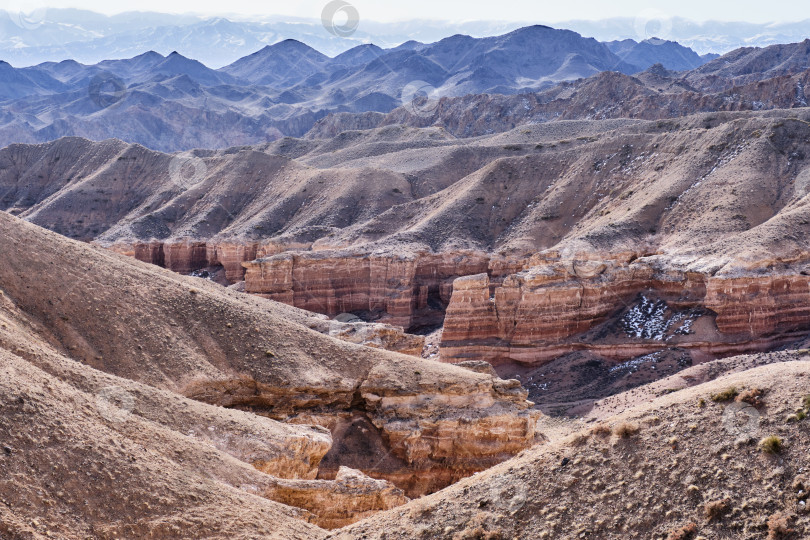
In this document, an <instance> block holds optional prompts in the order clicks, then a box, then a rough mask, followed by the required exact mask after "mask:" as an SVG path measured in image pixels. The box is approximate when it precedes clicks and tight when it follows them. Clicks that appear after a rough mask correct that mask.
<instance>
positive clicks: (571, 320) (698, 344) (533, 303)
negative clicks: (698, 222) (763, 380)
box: [441, 254, 810, 365]
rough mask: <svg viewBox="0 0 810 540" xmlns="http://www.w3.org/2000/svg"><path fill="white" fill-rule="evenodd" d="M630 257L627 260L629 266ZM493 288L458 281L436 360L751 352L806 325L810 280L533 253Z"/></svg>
mask: <svg viewBox="0 0 810 540" xmlns="http://www.w3.org/2000/svg"><path fill="white" fill-rule="evenodd" d="M631 260H632V262H630V261H631ZM531 264H532V267H531V268H530V269H528V270H525V271H522V272H519V273H516V274H512V275H510V276H508V277H506V278H504V279H503V280H502V283H501V284H498V285H494V286H493V284H492V283H491V281H490V279H489V276H488V275H487V274H477V275H473V276H466V277H462V278H459V279H457V280H456V281H455V282H454V284H453V295H452V298H451V301H450V304H449V306H448V309H447V314H446V317H445V325H444V330H443V333H442V342H441V359H442V360H443V361H447V362H457V361H460V360H486V361H488V362H490V363H492V364H494V365H499V364H504V363H513V362H515V363H520V364H527V365H540V364H543V363H544V362H547V361H549V360H550V359H552V358H554V357H557V356H559V355H561V354H565V353H568V352H571V351H579V350H590V351H593V352H596V353H597V354H599V355H601V356H604V357H607V358H612V359H627V358H632V357H635V356H639V355H643V354H647V353H651V352H655V351H658V350H662V349H665V348H669V347H680V348H684V349H693V350H699V351H702V352H704V353H708V354H709V355H711V356H714V357H717V356H723V355H728V354H732V353H741V352H752V351H759V350H763V349H767V348H769V347H774V346H776V345H779V344H781V343H785V342H788V341H792V340H795V339H797V338H798V337H799V336H800V335H801V331H806V329H808V328H810V307H808V306H810V277H808V276H805V275H802V274H800V273H799V272H798V271H796V270H790V271H783V272H781V273H771V274H764V273H762V272H755V271H749V272H747V273H746V274H745V275H742V276H734V277H731V276H729V275H724V274H722V273H719V274H714V273H710V272H701V271H693V270H686V269H679V268H678V267H677V266H674V265H670V264H669V263H667V262H665V261H664V260H662V259H661V258H656V257H651V258H640V259H635V257H628V256H625V257H624V258H619V259H611V260H605V261H599V260H585V259H583V260H570V259H568V260H566V259H560V258H557V257H556V256H555V255H553V254H552V255H551V256H546V255H542V256H537V257H535V258H534V259H533V260H532V262H531Z"/></svg>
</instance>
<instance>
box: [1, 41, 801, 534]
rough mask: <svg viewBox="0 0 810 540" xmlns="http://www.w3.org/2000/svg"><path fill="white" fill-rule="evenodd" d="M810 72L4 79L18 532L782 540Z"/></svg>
mask: <svg viewBox="0 0 810 540" xmlns="http://www.w3.org/2000/svg"><path fill="white" fill-rule="evenodd" d="M659 57H660V58H664V59H666V60H667V61H675V60H677V61H678V62H680V63H679V64H678V67H679V68H682V69H683V71H677V72H676V71H670V70H669V69H667V67H665V66H664V65H660V64H654V65H648V64H650V59H653V60H654V59H655V58H659ZM382 58H384V59H386V61H390V62H391V63H393V64H395V65H396V66H398V67H399V68H400V69H391V68H390V67H389V66H387V65H382V64H384V63H385V62H383V61H382V60H381V59H382ZM527 59H530V60H527ZM808 59H810V41H804V42H801V43H794V44H786V45H773V46H770V47H767V48H764V49H753V48H745V49H738V50H735V51H732V52H730V53H728V54H726V55H724V56H722V57H720V58H716V59H712V58H711V57H705V58H703V57H699V56H697V55H696V54H695V53H693V52H691V51H689V50H688V49H685V48H683V47H681V46H679V45H678V44H675V43H672V42H666V41H663V40H658V41H651V40H648V41H644V42H642V43H637V42H635V41H632V40H630V41H624V42H613V43H608V44H605V43H600V42H598V41H596V40H593V39H587V38H583V37H582V36H580V35H578V34H576V33H574V32H569V31H562V30H554V29H551V28H548V27H542V26H534V27H528V28H523V29H520V30H515V31H514V32H511V33H509V34H506V35H504V36H496V37H490V38H480V39H477V38H470V37H467V36H452V37H449V38H446V39H444V40H442V41H440V42H438V43H435V44H419V43H415V42H411V43H408V44H405V45H403V46H402V47H398V48H395V49H392V50H382V49H379V48H375V47H374V46H372V45H365V46H360V47H358V48H355V49H352V50H350V51H348V52H346V53H344V54H341V55H339V56H338V57H335V58H328V57H326V56H324V55H322V54H320V53H318V52H317V51H315V50H314V49H310V48H308V47H306V46H305V45H303V44H301V43H298V42H295V41H291V40H288V41H283V42H280V43H278V44H276V45H272V46H269V47H266V48H265V49H262V50H260V51H258V52H256V53H255V54H253V55H250V56H248V57H245V58H242V59H240V60H239V61H237V62H235V63H234V64H232V65H229V66H226V67H225V68H222V69H219V70H211V69H209V68H207V67H205V66H203V65H202V64H199V63H197V62H195V61H193V60H191V59H188V58H185V57H183V56H182V55H180V54H179V53H172V54H170V55H169V56H167V57H164V56H162V55H160V54H157V53H153V52H149V53H145V54H143V55H140V56H139V57H136V58H133V59H129V60H114V61H106V62H102V63H101V64H99V65H96V66H84V65H81V64H78V63H76V62H70V61H66V62H64V63H59V64H55V63H48V64H44V65H42V66H36V67H35V68H21V69H17V68H11V67H10V66H6V65H3V64H0V72H3V73H7V74H10V76H12V75H13V76H14V77H15V78H14V81H16V82H15V85H12V86H13V87H12V86H9V85H6V86H3V84H2V83H0V120H2V121H3V122H5V124H3V125H2V126H0V140H2V138H3V137H8V138H10V139H13V140H15V141H16V142H15V143H14V144H10V145H8V146H5V147H4V148H1V149H0V259H2V264H0V371H1V372H2V376H0V409H2V414H0V503H1V504H0V536H2V537H3V538H5V537H7V536H8V537H9V538H14V539H15V540H16V539H17V538H36V539H39V538H47V537H54V536H56V537H64V538H70V539H71V540H72V539H73V538H76V539H79V538H119V537H126V538H136V537H153V538H200V537H206V538H208V537H210V538H244V539H248V538H265V537H266V538H284V539H287V538H293V539H297V538H300V539H316V540H317V539H321V538H381V539H382V538H392V537H393V538H440V537H441V538H454V539H455V540H462V539H470V538H512V537H515V538H523V537H540V538H588V537H594V538H629V537H647V536H650V535H652V536H650V537H655V538H661V539H667V540H676V539H681V540H684V539H689V538H711V539H712V540H715V539H723V540H725V539H726V538H737V537H745V538H749V537H750V538H754V537H760V536H763V535H764V534H765V533H767V535H768V537H769V538H773V539H787V538H790V537H791V535H792V534H793V533H794V532H797V531H799V530H801V529H803V528H806V526H807V525H808V515H810V514H808V511H807V502H808V497H807V493H808V486H810V481H808V478H807V475H806V474H805V472H804V468H803V465H802V464H803V461H802V460H803V459H804V458H805V457H806V456H805V455H804V454H805V452H804V449H805V448H806V446H807V430H806V429H805V428H806V422H807V420H806V418H807V416H808V415H809V414H810V396H808V395H807V387H808V385H807V377H808V376H810V371H808V367H807V366H808V363H807V360H808V359H809V358H810V357H809V356H808V354H810V163H808V156H809V155H810V109H809V108H808V107H807V103H806V96H805V94H804V88H805V86H806V85H807V83H808V82H810V79H808V77H810V71H808V69H807V62H808ZM633 62H635V63H633ZM453 64H455V65H453ZM642 64H643V65H642ZM447 66H451V67H447ZM482 66H483V67H482ZM487 66H491V68H488V67H487ZM496 67H497V69H495V68H496ZM102 68H103V69H105V70H110V71H111V72H115V73H117V74H118V75H117V77H119V78H121V79H122V82H121V84H122V85H123V86H122V87H121V88H120V90H121V95H120V96H117V97H118V98H120V99H116V102H115V103H107V102H106V101H104V99H102V97H101V96H98V95H96V96H94V95H92V93H91V95H90V96H86V95H85V92H83V91H82V92H81V94H82V95H81V96H78V94H77V92H79V90H77V89H80V88H81V87H82V85H84V84H86V83H88V79H92V80H95V77H97V76H99V70H100V69H102ZM611 70H616V71H611ZM417 76H418V77H422V76H424V77H425V78H427V79H428V80H430V81H433V82H434V83H435V84H436V85H439V86H441V87H442V89H443V92H444V95H442V96H441V97H440V98H436V96H435V95H434V94H433V93H431V92H426V95H424V96H421V97H417V98H416V99H414V100H411V101H410V102H407V101H408V100H405V102H403V100H402V99H401V97H402V96H401V94H402V92H404V90H403V88H402V85H403V84H404V83H406V82H407V81H408V80H410V79H412V78H414V77H417ZM124 79H126V84H124V83H123V80H124ZM89 84H90V85H91V86H93V85H94V84H95V85H98V84H100V83H98V81H96V82H95V83H93V82H90V83H89ZM26 85H27V86H26ZM428 86H429V85H428ZM26 88H27V89H26ZM424 88H425V87H424V86H423V87H422V89H423V90H424ZM18 91H19V92H22V93H23V94H25V93H26V92H28V93H27V94H26V95H22V96H20V95H16V94H14V95H11V94H9V95H7V96H6V97H5V98H3V97H2V96H3V94H2V92H7V93H8V92H12V93H13V92H18ZM154 95H159V96H161V98H160V99H153V96H154ZM77 96H78V97H77ZM178 96H179V97H178ZM109 97H110V96H106V98H109ZM112 97H116V96H112ZM214 97H216V99H214ZM106 98H105V99H106ZM209 98H211V100H210V101H209ZM88 100H90V101H91V102H94V104H95V105H96V106H97V107H92V106H90V104H89V103H88ZM119 102H120V103H119ZM236 102H238V103H239V105H238V106H237V105H229V103H236ZM148 103H151V105H148V106H147V105H144V104H148ZM201 103H202V104H201ZM29 107H33V108H34V109H36V110H37V111H38V112H37V114H32V113H31V109H29ZM98 107H101V108H102V109H104V110H103V111H99V110H97V109H98ZM139 107H143V108H142V109H139ZM136 109H137V110H138V114H133V111H135V110H136ZM55 110H59V114H56V113H54V111H55ZM63 111H73V112H72V113H71V114H74V116H72V117H71V121H70V122H67V121H65V119H64V118H62V117H60V116H59V115H60V114H61V113H62V112H63ZM6 113H7V114H6ZM209 113H210V114H209ZM330 113H333V114H330ZM37 115H40V116H37ZM197 118H203V119H204V120H205V121H204V122H201V123H197V122H196V121H195V119H197ZM21 119H22V120H21ZM156 119H161V121H164V120H165V124H161V125H159V126H158V128H157V129H148V131H149V137H148V138H142V137H143V136H144V132H143V130H142V129H143V128H145V127H149V126H157V124H155V123H154V122H156V121H157V120H156ZM23 120H24V123H25V126H24V129H23V133H22V135H21V134H20V133H21V132H19V131H18V128H20V125H21V124H20V122H23ZM46 124H47V125H46ZM77 126H78V128H77ZM189 126H191V127H189ZM217 126H222V127H223V129H222V130H221V131H217V130H216V129H215V127H217ZM281 128H284V131H285V133H291V134H294V135H296V136H295V137H293V136H286V137H285V136H283V134H282V133H281V132H280V131H279V130H280V129H281ZM310 128H311V129H310ZM20 129H22V128H20ZM26 130H29V131H30V130H34V131H30V132H29V131H26ZM75 134H81V135H85V136H87V137H88V138H83V137H76V136H61V135H75ZM110 134H115V135H117V136H120V137H121V138H106V139H105V138H104V137H107V136H108V135H110ZM93 139H103V140H93ZM122 139H126V140H122ZM38 141H43V142H38ZM135 141H140V142H141V143H145V144H147V146H148V147H147V146H144V145H142V144H139V143H138V142H135ZM198 143H199V144H198ZM195 146H207V147H209V148H194V147H195ZM214 147H216V148H214ZM190 148H193V149H190ZM175 150H177V151H175ZM180 150H182V151H180ZM170 151H171V153H169V152H170ZM617 509H618V511H617ZM794 527H795V530H794ZM698 533H700V535H701V536H697V535H698ZM797 534H800V533H797Z"/></svg>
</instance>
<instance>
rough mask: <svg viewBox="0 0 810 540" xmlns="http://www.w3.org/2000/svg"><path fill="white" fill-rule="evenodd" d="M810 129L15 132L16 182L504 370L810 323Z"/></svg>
mask: <svg viewBox="0 0 810 540" xmlns="http://www.w3.org/2000/svg"><path fill="white" fill-rule="evenodd" d="M808 125H810V124H808V118H807V117H806V112H805V111H803V110H801V109H800V110H795V111H793V110H777V111H764V112H726V113H706V114H698V115H693V116H687V117H683V118H681V119H679V120H678V121H677V122H672V121H666V122H661V121H655V120H653V121H644V120H633V119H617V120H603V121H590V122H580V121H569V122H564V121H559V122H554V123H548V124H539V125H533V126H530V127H529V128H528V129H526V128H523V127H521V128H516V129H513V130H511V131H509V132H506V133H500V134H493V135H489V136H484V137H478V138H473V139H455V138H453V137H452V136H450V135H449V134H447V133H446V132H445V131H444V130H442V129H439V128H407V127H402V126H387V127H381V128H376V129H372V130H366V131H356V132H346V133H343V134H341V135H339V136H337V137H335V138H333V139H284V140H282V141H277V142H275V143H271V144H269V145H263V146H259V147H240V148H234V149H229V150H218V151H196V152H195V153H192V154H187V155H183V154H179V155H174V156H173V155H166V154H161V153H159V152H153V151H151V150H147V149H145V148H143V147H140V146H138V145H129V144H126V143H123V142H120V141H103V142H98V143H94V142H90V141H86V140H81V139H61V140H58V141H55V142H53V143H48V144H46V145H38V146H31V145H12V146H10V147H8V148H6V149H4V150H2V151H0V186H2V189H3V191H2V194H3V195H2V197H0V201H2V204H3V207H4V208H5V209H7V210H8V211H10V212H11V213H12V214H15V215H18V216H20V217H22V218H24V219H27V220H29V221H31V222H33V223H36V224H39V225H42V226H45V227H47V228H50V229H52V230H54V231H57V232H60V233H62V234H68V235H72V236H74V237H75V238H77V239H82V240H86V241H91V242H93V243H95V244H97V245H100V246H103V247H106V248H108V249H111V250H113V251H116V252H118V253H122V254H125V255H128V256H130V257H134V258H136V259H138V260H140V261H144V262H148V263H151V264H153V265H157V266H161V267H165V268H168V269H170V270H173V271H175V272H178V273H182V274H191V273H194V272H205V273H206V275H207V276H209V278H210V279H213V280H215V281H217V282H218V283H221V284H222V285H233V286H235V287H238V288H239V290H243V291H245V292H247V293H249V294H252V295H256V296H259V297H263V298H266V299H270V300H274V301H278V302H282V303H286V304H289V305H292V306H294V307H297V308H301V309H304V310H307V311H309V312H313V313H318V314H322V315H325V316H326V317H328V318H329V319H335V318H336V317H338V316H342V317H344V318H346V317H349V318H352V320H353V321H354V323H353V326H346V325H345V323H342V322H340V321H337V320H332V321H331V322H330V321H328V320H326V319H322V320H320V321H319V322H317V323H316V322H315V319H311V321H310V323H308V324H309V325H310V327H311V328H313V329H315V330H317V331H319V332H321V333H326V334H328V335H332V336H335V337H341V336H342V337H343V339H345V340H348V341H352V342H355V343H361V344H362V343H365V344H367V345H370V346H372V347H378V348H379V347H382V348H386V347H387V348H390V349H392V350H398V351H401V352H406V353H407V354H411V355H420V354H423V355H425V356H429V355H432V356H431V357H432V358H434V359H439V360H441V361H443V362H448V363H452V362H460V361H466V360H485V361H488V362H491V363H492V364H494V365H495V366H496V367H497V369H498V370H499V372H500V373H502V374H503V375H504V376H520V377H523V376H531V375H530V374H529V372H530V371H531V370H532V369H535V368H539V367H542V366H543V365H545V364H547V363H549V362H552V361H555V360H556V359H560V358H564V357H566V355H570V354H573V353H579V354H580V357H581V355H585V356H588V357H589V358H592V359H594V360H596V361H598V362H601V363H603V364H604V365H605V366H608V365H617V364H621V363H622V362H624V361H628V360H632V359H634V358H642V357H645V356H646V355H651V354H655V353H661V352H667V351H669V352H671V351H678V354H681V353H683V354H685V355H686V356H685V357H684V358H685V359H684V360H681V361H680V364H679V365H689V364H691V363H695V362H702V361H705V360H707V359H711V358H719V357H724V356H729V355H732V354H740V353H744V352H754V351H761V350H770V349H773V348H776V347H780V346H784V345H787V344H789V343H791V342H792V341H795V340H797V339H799V338H800V337H801V336H802V335H803V334H802V332H803V331H804V330H805V329H806V328H807V327H808V323H809V322H810V319H808V317H809V316H810V314H808V312H807V310H806V309H804V308H803V307H802V306H803V305H806V304H807V303H808V300H810V299H808V294H809V291H808V280H807V279H806V277H805V275H804V273H803V272H805V270H806V265H807V256H806V254H807V253H808V251H810V249H809V248H808V246H807V245H806V241H805V238H806V230H807V227H808V225H807V224H808V223H810V215H808V213H809V212H810V210H809V209H808V206H807V200H806V195H807V194H808V192H809V190H810V176H808V169H807V166H806V165H805V156H806V155H807V152H808V151H810V148H807V140H808V129H810V128H808ZM178 161H179V162H180V165H181V166H180V170H181V173H178V172H177V170H178V169H177V165H176V164H177V163H178ZM173 164H174V165H173ZM183 167H185V169H184V168H183ZM124 177H126V178H128V180H127V181H126V182H124V181H122V179H123V178H124ZM764 177H769V178H771V179H772V180H771V181H770V182H769V183H762V182H761V178H764ZM352 201H362V204H359V205H358V204H355V203H353V202H352ZM77 206H80V207H85V208H89V210H90V211H89V212H87V213H86V216H85V219H84V220H82V222H81V223H76V222H74V221H73V220H72V217H71V216H72V213H73V208H75V207H77ZM363 321H364V322H365V323H368V324H367V325H364V324H362V322H363ZM374 325H378V326H374ZM651 329H658V330H660V331H658V330H655V331H653V330H651ZM437 330H440V332H441V334H440V335H437V336H436V337H434V338H429V339H427V340H426V339H425V338H424V337H423V336H427V335H428V334H432V333H434V332H435V331H437ZM415 334H421V335H415ZM426 341H429V342H436V345H437V347H434V348H432V349H431V350H430V351H428V348H429V347H424V351H423V352H421V353H420V350H419V349H420V345H421V344H423V343H425V342H426ZM527 370H528V371H527ZM531 399H532V401H536V402H537V401H538V400H539V401H540V402H542V401H543V396H542V393H539V392H537V391H532V392H531Z"/></svg>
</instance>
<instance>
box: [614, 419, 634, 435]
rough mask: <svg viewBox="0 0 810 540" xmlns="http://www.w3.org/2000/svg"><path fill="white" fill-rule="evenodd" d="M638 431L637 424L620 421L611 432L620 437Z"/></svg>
mask: <svg viewBox="0 0 810 540" xmlns="http://www.w3.org/2000/svg"><path fill="white" fill-rule="evenodd" d="M638 432H639V427H638V425H637V424H633V423H630V422H622V423H620V424H618V425H616V427H614V428H613V433H614V434H615V435H616V436H618V437H621V438H622V439H627V438H629V437H632V436H633V435H636V434H638Z"/></svg>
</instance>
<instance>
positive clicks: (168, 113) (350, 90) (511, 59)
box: [0, 26, 705, 151]
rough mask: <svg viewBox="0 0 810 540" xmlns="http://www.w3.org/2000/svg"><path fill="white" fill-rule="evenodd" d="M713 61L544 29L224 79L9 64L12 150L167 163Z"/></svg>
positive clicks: (244, 65) (271, 50)
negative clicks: (316, 131)
mask: <svg viewBox="0 0 810 540" xmlns="http://www.w3.org/2000/svg"><path fill="white" fill-rule="evenodd" d="M614 49H615V50H616V51H617V52H614ZM704 61H705V59H703V58H701V57H699V56H698V55H697V54H695V53H694V52H692V51H691V50H689V49H686V48H684V47H681V46H680V45H678V44H677V43H674V42H666V43H663V42H662V43H658V42H656V43H655V45H653V44H650V43H646V42H645V43H635V42H627V41H626V42H622V43H613V44H603V43H599V42H597V41H596V40H594V39H587V38H583V37H582V36H580V35H579V34H576V33H575V32H571V31H567V30H554V29H551V28H548V27H543V26H532V27H526V28H522V29H519V30H515V31H513V32H510V33H508V34H505V35H503V36H496V37H489V38H480V39H475V38H471V37H468V36H461V35H458V36H453V37H450V38H446V39H443V40H441V41H439V42H436V43H433V44H421V43H416V42H409V43H406V44H404V45H402V46H400V47H397V48H395V49H389V50H384V49H381V48H379V47H377V46H375V45H361V46H358V47H355V48H353V49H351V50H349V51H346V52H344V53H342V54H340V55H338V56H336V57H334V58H330V57H328V56H326V55H323V54H321V53H320V52H318V51H316V50H314V49H312V48H310V47H308V46H307V45H305V44H303V43H300V42H298V41H294V40H285V41H282V42H280V43H277V44H275V45H272V46H266V47H264V48H262V49H260V50H259V51H257V52H254V53H253V54H251V55H249V56H246V57H244V58H241V59H239V60H237V61H236V62H234V63H233V64H230V65H228V66H225V67H223V68H221V69H219V70H213V69H210V68H208V67H206V66H205V65H204V64H202V63H200V62H198V61H196V60H194V59H191V58H186V57H185V56H183V55H181V54H179V53H177V52H173V53H171V54H169V55H168V56H165V57H164V56H162V55H160V54H158V53H156V52H147V53H143V54H140V55H138V56H136V57H134V58H131V59H126V60H105V61H103V62H100V63H99V64H95V65H91V66H87V65H83V64H80V63H78V62H75V61H73V60H66V61H62V62H59V63H52V62H48V63H44V64H40V65H38V66H34V67H28V68H13V67H11V66H10V65H9V64H6V63H2V64H0V71H1V72H2V75H3V79H2V82H0V99H2V100H3V101H2V103H0V122H1V123H2V125H0V144H8V143H10V142H42V141H47V140H52V139H55V138H58V137H61V136H69V135H77V136H83V137H88V138H92V139H104V138H109V137H117V138H120V139H123V140H126V141H129V142H138V143H141V144H143V145H145V146H148V147H150V148H153V149H156V150H163V151H175V150H184V149H189V148H195V147H208V148H211V147H225V146H232V145H239V144H249V143H256V142H263V141H270V140H273V139H275V138H278V137H280V136H283V135H293V136H300V135H303V134H304V133H306V132H307V131H308V130H309V129H310V128H311V127H312V126H313V125H314V123H315V122H316V121H317V120H319V119H320V118H323V117H324V116H326V115H327V114H328V113H330V112H365V111H378V112H389V111H391V110H393V109H395V108H396V107H399V106H401V105H403V104H404V103H410V102H411V101H412V100H413V98H414V97H416V98H417V100H418V99H419V98H420V96H426V97H428V99H434V98H435V96H437V95H441V96H462V95H466V94H479V93H484V92H490V93H499V94H515V93H518V92H526V91H535V90H539V89H543V88H547V87H550V86H553V85H554V84H555V83H557V82H559V81H563V80H571V79H577V78H581V77H588V76H592V75H594V74H597V73H600V72H603V71H606V70H615V71H620V72H623V73H627V74H629V73H635V72H638V71H641V70H643V69H646V68H648V67H649V66H650V65H652V63H662V64H663V65H665V66H668V67H671V68H672V69H684V68H694V67H698V66H700V65H702V64H703V63H704Z"/></svg>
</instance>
